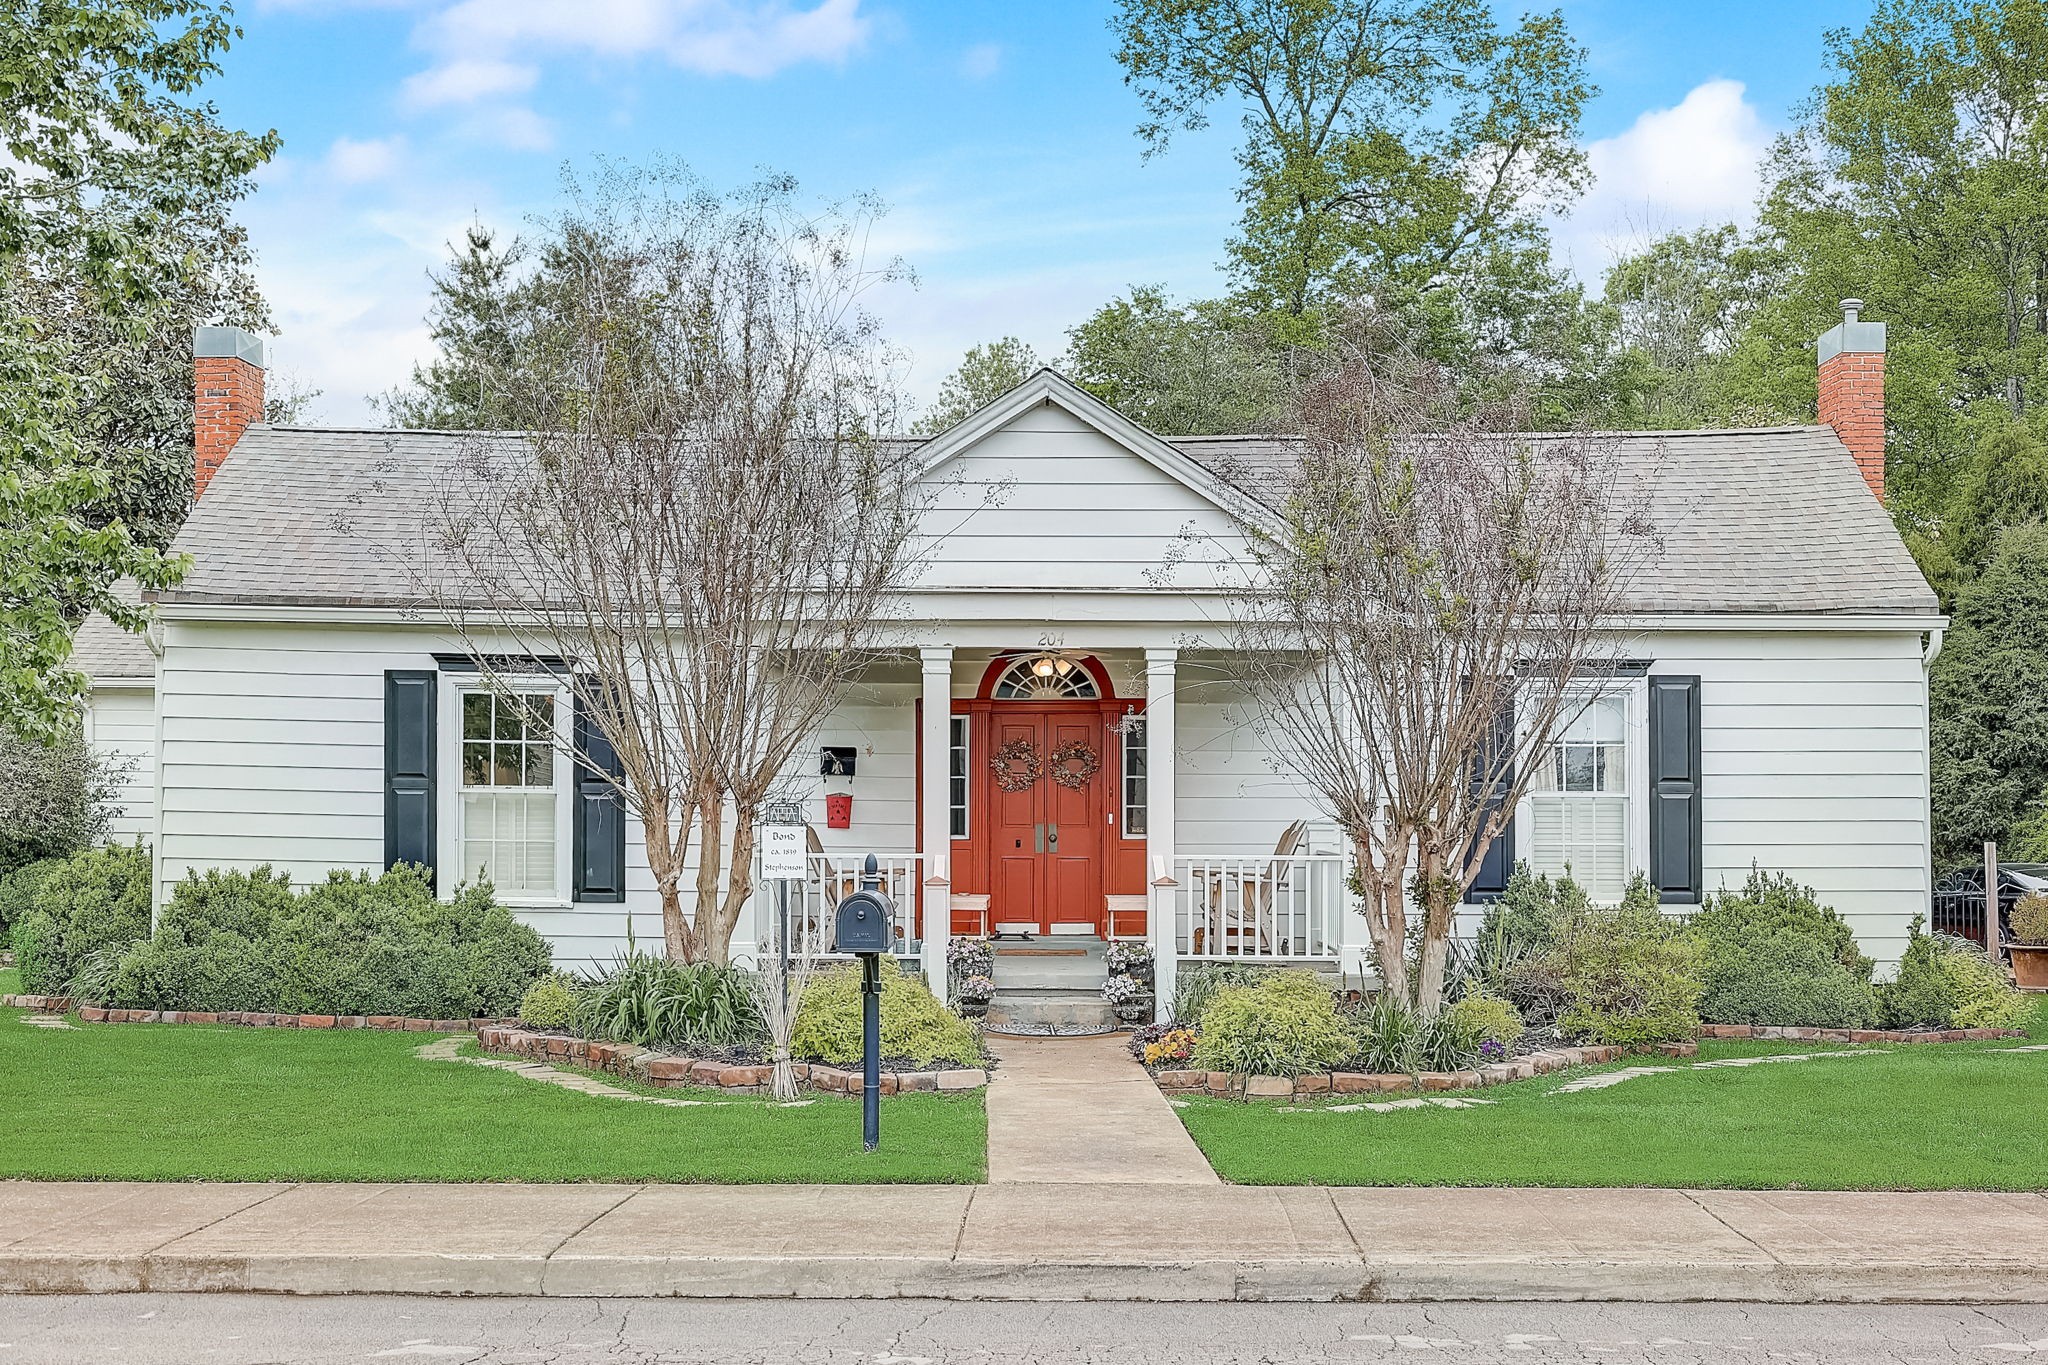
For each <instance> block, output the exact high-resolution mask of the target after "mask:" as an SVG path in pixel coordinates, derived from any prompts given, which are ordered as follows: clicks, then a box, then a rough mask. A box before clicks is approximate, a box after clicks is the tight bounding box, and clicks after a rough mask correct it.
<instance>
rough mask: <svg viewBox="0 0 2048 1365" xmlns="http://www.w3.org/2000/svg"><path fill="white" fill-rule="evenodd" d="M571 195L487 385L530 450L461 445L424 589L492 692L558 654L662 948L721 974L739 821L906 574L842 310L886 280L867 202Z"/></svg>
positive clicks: (866, 355)
mask: <svg viewBox="0 0 2048 1365" xmlns="http://www.w3.org/2000/svg"><path fill="white" fill-rule="evenodd" d="M568 203H569V207H568V208H567V209H566V210H565V211H564V212H563V213H562V214H561V215H560V217H559V218H558V219H557V220H556V221H554V222H552V223H551V224H549V225H547V230H546V231H545V232H544V233H543V234H542V237H541V240H540V241H539V243H538V244H537V276H536V280H537V281H538V285H536V280H529V281H525V282H523V284H522V286H521V287H518V288H514V289H510V290H508V291H507V295H506V299H507V306H506V309H505V312H504V314H503V317H502V326H503V335H504V337H505V339H506V342H507V346H506V351H507V354H508V355H509V356H510V357H511V359H510V362H509V363H505V364H502V365H498V366H495V367H492V371H493V372H491V373H486V374H484V375H482V376H481V378H480V382H481V383H483V384H486V385H489V386H491V387H492V388H493V389H494V392H493V393H492V394H491V395H490V396H489V398H488V400H487V401H488V403H489V404H490V405H491V406H492V408H493V410H495V411H498V412H502V413H504V414H505V415H506V416H507V417H508V418H510V419H511V421H512V424H513V425H516V426H517V427H518V428H520V429H522V430H523V431H525V432H526V433H528V435H527V436H526V438H525V439H506V438H505V437H503V436H490V435H482V434H480V435H478V436H476V437H474V438H472V439H471V440H469V441H468V442H467V443H466V445H465V448H464V453H463V456H462V458H461V459H460V460H459V461H458V462H457V467H456V469H455V470H454V471H453V473H452V475H450V476H449V477H447V478H446V479H445V480H444V482H443V486H442V488H441V491H440V492H439V494H438V495H437V499H436V505H435V507H434V508H433V509H432V513H431V515H430V517H429V522H430V533H429V538H428V543H427V544H426V545H424V546H422V547H421V556H420V559H419V562H420V563H421V564H422V565H423V566H425V567H427V569H428V572H427V573H425V574H423V575H422V580H421V581H422V583H423V585H424V586H426V587H428V588H429V589H430V590H431V591H433V592H434V594H435V600H436V601H437V602H438V603H439V605H440V607H441V609H442V610H443V612H444V613H445V615H446V616H447V618H448V619H449V620H450V621H451V622H452V623H453V624H454V626H455V628H456V629H457V631H458V632H459V633H460V635H461V637H462V638H463V639H464V640H465V641H466V642H467V647H468V648H469V650H470V652H471V653H472V654H473V655H474V657H475V660H476V663H477V665H478V667H479V668H480V670H482V671H483V672H484V673H485V675H486V678H487V680H488V681H490V682H491V683H492V685H493V686H494V687H496V688H498V689H499V690H500V691H501V693H502V692H508V691H509V690H510V689H509V686H508V684H509V678H510V670H511V669H512V668H513V667H514V665H510V664H507V663H506V662H505V657H506V656H507V655H510V656H512V657H514V658H524V657H530V656H554V657H557V658H560V659H562V660H564V661H566V662H567V663H568V665H569V668H568V670H567V671H568V672H569V673H570V674H571V676H570V678H569V680H568V685H569V686H570V687H571V688H572V689H573V693H574V698H575V701H576V704H577V705H578V707H579V708H580V709H581V710H582V711H583V712H584V714H585V717H586V721H587V723H588V724H590V725H592V726H594V727H595V729H596V730H597V731H598V732H599V733H600V734H601V735H602V737H603V738H604V739H605V740H606V741H608V742H609V744H610V746H611V747H612V749H613V750H615V751H616V753H617V756H618V760H619V766H620V768H621V770H622V776H621V777H620V778H618V779H616V781H617V785H618V789H619V791H620V793H621V794H622V799H623V801H624V803H625V806H626V809H627V811H628V813H629V815H630V816H631V818H633V819H635V820H637V822H638V824H639V827H640V829H641V831H642V834H643V835H644V839H645V844H646V851H647V860H648V867H649V870H650V871H651V872H652V874H653V878H654V882H655V886H656V889H657V891H658V892H659V895H660V901H661V914H662V929H663V937H664V941H665V944H666V947H667V951H668V954H669V955H670V956H671V957H674V958H679V959H685V960H690V961H709V962H724V961H726V960H727V958H728V956H729V951H730V947H731V942H732V936H733V931H734V928H735V927H736V925H737V924H738V921H739V917H740V913H741V910H742V908H743V907H744V906H745V905H746V903H747V901H748V898H749V897H750V895H751V894H752V892H753V885H754V882H753V864H754V827H755V824H756V822H757V820H758V818H759V816H760V813H761V808H762V806H763V804H764V803H765V802H766V801H767V800H768V799H769V798H770V796H771V795H772V794H773V793H774V792H775V791H776V789H777V787H778V784H779V783H780V782H781V781H783V780H784V779H785V777H786V775H787V773H788V771H789V769H790V766H791V763H792V760H793V759H794V757H795V755H796V753H797V750H798V748H799V746H800V745H801V744H802V743H803V742H804V741H805V740H806V739H807V738H809V737H810V736H811V735H812V734H813V733H814V732H815V730H816V727H817V725H818V724H819V722H820V721H821V720H822V718H823V716H824V715H825V713H826V711H827V710H828V709H829V708H830V707H831V706H832V704H833V703H834V701H835V699H836V698H837V696H838V695H839V693H840V691H841V689H842V687H843V686H844V685H845V684H846V682H847V681H848V680H849V678H850V677H851V676H852V675H853V674H854V673H855V672H856V671H858V669H859V668H860V667H862V665H863V663H864V661H865V660H867V659H868V658H870V657H872V655H873V654H874V652H875V651H876V649H877V648H878V647H879V644H880V638H879V634H878V632H880V631H882V630H883V629H884V628H883V627H881V626H878V624H877V618H878V617H881V616H882V615H883V614H884V613H885V609H886V599H887V597H888V596H889V595H890V593H891V592H892V590H894V589H897V588H899V587H900V586H902V585H903V583H904V582H905V580H906V578H907V575H908V573H909V571H910V566H911V562H912V551H911V546H912V531H913V529H914V526H915V523H916V520H917V515H916V513H917V508H916V507H915V506H914V505H913V502H914V497H915V492H914V490H915V488H916V483H915V474H916V469H915V467H914V465H913V464H912V463H911V462H910V459H909V457H908V447H907V446H906V445H904V444H901V443H893V442H890V441H887V440H884V439H882V438H881V436H880V433H883V432H887V431H891V430H894V429H895V426H894V423H895V420H896V416H897V411H898V404H899V398H898V394H897V391H896V387H895V380H894V357H893V355H892V353H891V352H890V351H889V350H888V348H887V347H886V346H885V345H884V343H883V341H882V339H881V337H880V336H879V334H878V332H877V329H876V327H875V324H874V323H873V321H872V319H871V318H870V317H869V316H868V315H867V314H866V313H865V312H864V310H863V309H862V307H861V299H862V296H863V294H864V293H865V292H866V291H867V290H868V289H870V288H871V287H873V286H875V285H877V284H880V283H882V282H884V281H886V280H889V279H892V278H894V277H896V276H897V275H898V274H899V273H900V269H901V268H900V266H898V265H897V264H895V263H893V262H891V263H885V264H881V265H875V264H871V263H869V262H868V261H867V260H866V259H865V257H864V255H863V250H864V244H865V241H866V237H867V233H868V230H869V228H870V226H871V224H872V222H873V220H874V217H875V215H876V213H877V212H878V208H877V206H875V205H874V204H872V203H869V202H865V201H856V202H853V203H850V204H847V205H843V206H836V207H831V208H827V209H824V210H821V211H815V212H813V211H810V210H808V209H807V208H806V207H805V206H804V205H803V203H802V202H801V201H800V199H799V196H798V193H797V188H796V186H795V184H794V183H793V182H792V181H789V180H787V179H781V178H772V179H766V180H763V181H760V182H759V183H756V184H752V185H748V186H746V187H744V188H742V189H739V190H737V191H734V192H731V193H728V194H719V193H715V192H713V191H712V190H710V189H708V188H706V187H705V186H704V184H703V183H702V182H701V181H699V180H697V179H696V178H695V177H694V176H692V175H691V174H690V173H689V172H688V171H687V170H684V169H682V168H680V167H676V166H666V165H663V166H656V167H653V168H649V169H634V168H628V167H623V166H618V165H605V166H603V167H602V168H601V169H600V170H599V171H598V172H597V173H596V175H595V176H594V178H591V179H590V180H589V183H588V184H587V185H586V184H584V183H581V182H579V181H577V180H576V179H574V178H572V179H571V180H570V182H569V184H568ZM435 565H441V566H445V567H447V568H452V570H453V572H441V571H436V570H435V569H434V567H433V566H435ZM437 582H438V583H439V585H440V586H438V587H437V586H435V585H436V583H437ZM693 838H694V839H695V841H696V857H697V868H696V879H695V896H694V900H693V902H692V903H691V908H690V909H689V910H688V911H686V910H685V897H684V894H683V882H684V878H685V873H686V867H687V864H688V861H689V855H690V852H691V846H692V839H693Z"/></svg>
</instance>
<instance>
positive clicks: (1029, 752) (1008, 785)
mask: <svg viewBox="0 0 2048 1365" xmlns="http://www.w3.org/2000/svg"><path fill="white" fill-rule="evenodd" d="M988 766H989V768H990V769H991V770H992V771H994V773H995V775H996V785H997V786H998V787H1001V788H1002V789H1003V790H1004V791H1006V792H1021V791H1026V790H1028V789H1029V788H1030V786H1031V784H1032V783H1034V782H1036V781H1037V780H1038V778H1039V775H1040V774H1041V773H1043V772H1044V771H1045V760H1044V759H1043V758H1041V757H1039V753H1038V746H1037V745H1035V744H1033V743H1032V742H1031V741H1030V740H1028V739H1013V740H1011V741H1010V742H1009V743H1008V744H1005V745H1004V746H1003V747H1002V748H1000V749H998V750H996V751H995V753H993V754H991V755H990V756H989V760H988Z"/></svg>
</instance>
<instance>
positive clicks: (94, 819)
mask: <svg viewBox="0 0 2048 1365" xmlns="http://www.w3.org/2000/svg"><path fill="white" fill-rule="evenodd" d="M133 764H134V760H133V759H127V758H114V757H111V756H109V755H107V754H103V753H101V752H100V751H99V750H97V749H95V748H94V747H93V746H92V745H91V744H89V743H87V742H86V738H85V732H84V729H83V727H81V726H80V725H79V724H77V723H76V722H75V721H74V722H73V723H71V724H70V725H68V726H66V727H65V729H64V730H63V731H62V732H61V733H60V734H58V735H57V736H56V737H55V738H54V739H53V740H52V741H51V742H50V743H48V744H44V743H41V742H39V741H37V740H33V739H28V738H26V737H24V736H21V735H17V734H15V733H14V732H13V731H11V730H8V729H6V728H5V727H4V726H0V872H9V871H13V870H14V869H16V868H19V867H22V866H25V865H27V864H29V863H33V862H36V861H39V860H43V859H49V858H69V857H70V856H71V855H72V854H74V853H83V852H85V851H86V850H87V849H90V848H92V847H93V846H94V845H96V844H98V843H99V842H100V841H101V840H102V839H105V838H106V837H107V829H108V827H109V826H110V825H111V824H112V823H113V821H114V817H116V816H117V815H119V814H120V813H121V811H120V808H119V807H118V806H116V805H115V804H114V798H115V797H116V796H118V795H119V794H120V788H121V783H122V782H123V780H124V779H125V778H126V777H127V774H128V771H129V769H130V768H131V767H132V766H133ZM5 924H6V916H5V914H4V913H0V927H4V926H5Z"/></svg>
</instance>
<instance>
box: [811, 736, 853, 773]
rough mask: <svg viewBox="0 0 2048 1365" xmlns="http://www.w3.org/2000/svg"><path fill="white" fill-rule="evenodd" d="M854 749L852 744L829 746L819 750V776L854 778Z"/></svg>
mask: <svg viewBox="0 0 2048 1365" xmlns="http://www.w3.org/2000/svg"><path fill="white" fill-rule="evenodd" d="M853 765H854V748H853V746H852V745H851V744H827V745H826V746H825V747H824V748H822V749H820V750H818V774H819V776H821V777H852V776H853Z"/></svg>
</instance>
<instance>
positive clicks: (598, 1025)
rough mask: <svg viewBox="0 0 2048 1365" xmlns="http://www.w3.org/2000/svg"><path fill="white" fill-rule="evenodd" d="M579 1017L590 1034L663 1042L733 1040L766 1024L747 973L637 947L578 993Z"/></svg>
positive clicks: (757, 1034)
mask: <svg viewBox="0 0 2048 1365" xmlns="http://www.w3.org/2000/svg"><path fill="white" fill-rule="evenodd" d="M576 1021H577V1027H578V1029H579V1030H580V1031H581V1032H582V1033H583V1034H584V1035H585V1036H586V1037H590V1038H598V1039H603V1040H604V1041H606V1042H613V1043H638V1044H639V1045H640V1046H642V1047H663V1048H683V1047H690V1046H692V1045H695V1046H699V1047H735V1046H739V1045H742V1044H746V1043H753V1042H758V1041H759V1040H760V1038H761V1036H762V1029H763V1025H762V1020H761V1011H760V1002H759V1001H758V1000H757V999H756V998H755V995H754V983H753V978H752V977H751V976H750V975H749V974H748V973H746V972H743V971H741V970H740V969H739V968H737V967H721V966H717V965H715V964H713V963H709V962H696V963H691V962H671V961H669V960H668V959H667V958H661V957H651V956H649V955H648V954H646V953H642V952H639V951H637V950H635V951H632V952H629V953H627V954H626V955H625V956H623V957H620V958H619V959H617V960H616V961H615V962H614V963H613V964H612V967H611V969H610V970H609V971H607V972H606V973H604V975H602V976H600V977H599V978H598V979H597V980H596V981H593V982H592V983H591V984H590V985H589V986H588V987H587V988H586V989H585V990H583V991H582V992H580V993H579V999H578V1004H577V1013H576Z"/></svg>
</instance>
